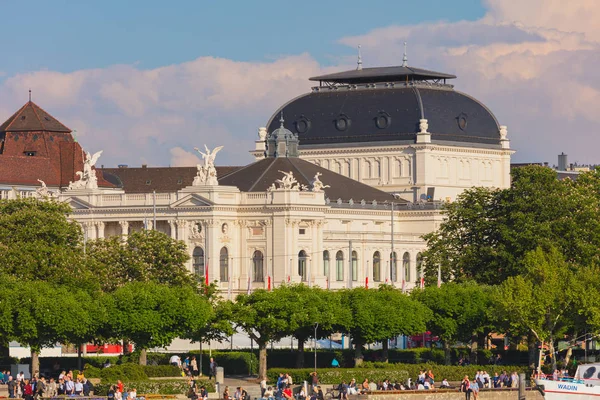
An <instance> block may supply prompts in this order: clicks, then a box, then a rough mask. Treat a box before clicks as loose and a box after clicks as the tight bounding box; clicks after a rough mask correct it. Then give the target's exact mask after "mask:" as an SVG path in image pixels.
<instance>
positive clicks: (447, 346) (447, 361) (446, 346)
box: [444, 340, 451, 365]
mask: <svg viewBox="0 0 600 400" xmlns="http://www.w3.org/2000/svg"><path fill="white" fill-rule="evenodd" d="M444 362H445V364H446V365H450V363H451V359H450V343H448V341H447V340H445V341H444Z"/></svg>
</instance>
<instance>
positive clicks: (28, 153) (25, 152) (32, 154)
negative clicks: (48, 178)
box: [23, 151, 36, 157]
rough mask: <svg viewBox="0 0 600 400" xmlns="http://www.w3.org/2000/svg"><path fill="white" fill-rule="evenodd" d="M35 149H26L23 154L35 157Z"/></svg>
mask: <svg viewBox="0 0 600 400" xmlns="http://www.w3.org/2000/svg"><path fill="white" fill-rule="evenodd" d="M35 153H36V152H35V151H24V152H23V154H25V156H26V157H34V156H35Z"/></svg>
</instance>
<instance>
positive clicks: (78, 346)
mask: <svg viewBox="0 0 600 400" xmlns="http://www.w3.org/2000/svg"><path fill="white" fill-rule="evenodd" d="M77 369H78V370H79V371H81V370H82V369H83V368H81V345H80V344H78V345H77Z"/></svg>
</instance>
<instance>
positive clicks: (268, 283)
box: [267, 276, 271, 292]
mask: <svg viewBox="0 0 600 400" xmlns="http://www.w3.org/2000/svg"><path fill="white" fill-rule="evenodd" d="M267 290H268V291H269V292H270V291H271V277H270V276H268V277H267Z"/></svg>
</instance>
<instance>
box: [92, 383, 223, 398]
mask: <svg viewBox="0 0 600 400" xmlns="http://www.w3.org/2000/svg"><path fill="white" fill-rule="evenodd" d="M115 382H116V381H115ZM111 384H114V382H111V383H110V384H108V383H106V384H98V385H96V386H94V395H98V396H106V395H107V393H108V390H109V388H110V385H111ZM198 386H204V387H206V390H208V391H209V392H214V391H215V385H214V382H211V381H199V382H198ZM132 388H135V389H136V390H137V393H138V396H139V395H141V394H187V392H188V389H189V386H188V383H187V380H184V379H173V380H159V381H138V382H126V383H125V390H129V389H132Z"/></svg>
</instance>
